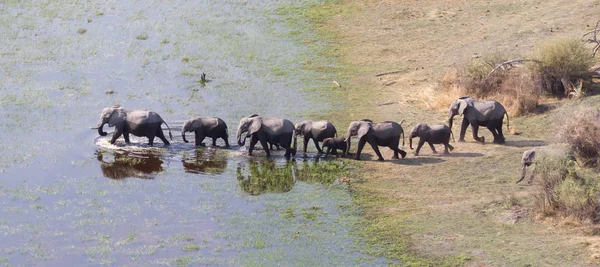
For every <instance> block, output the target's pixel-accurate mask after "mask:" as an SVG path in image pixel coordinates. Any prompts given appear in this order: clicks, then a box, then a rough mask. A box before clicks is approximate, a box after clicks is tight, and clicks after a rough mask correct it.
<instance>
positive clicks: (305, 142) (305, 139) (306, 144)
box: [302, 135, 310, 154]
mask: <svg viewBox="0 0 600 267" xmlns="http://www.w3.org/2000/svg"><path fill="white" fill-rule="evenodd" d="M309 140H310V138H308V136H306V135H305V136H304V150H302V151H304V154H306V149H307V148H308V141H309Z"/></svg>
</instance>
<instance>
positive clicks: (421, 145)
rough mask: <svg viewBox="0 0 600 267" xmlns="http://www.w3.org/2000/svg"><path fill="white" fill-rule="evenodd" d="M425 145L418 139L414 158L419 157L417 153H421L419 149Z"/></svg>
mask: <svg viewBox="0 0 600 267" xmlns="http://www.w3.org/2000/svg"><path fill="white" fill-rule="evenodd" d="M424 144H425V140H423V139H421V138H419V143H418V144H417V150H415V156H418V155H419V151H421V147H423V145H424Z"/></svg>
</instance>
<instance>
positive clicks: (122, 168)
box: [97, 150, 164, 179]
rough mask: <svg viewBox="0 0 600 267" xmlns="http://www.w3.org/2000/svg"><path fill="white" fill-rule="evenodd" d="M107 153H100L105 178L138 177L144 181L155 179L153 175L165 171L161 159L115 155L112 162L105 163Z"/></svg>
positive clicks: (149, 156) (99, 157)
mask: <svg viewBox="0 0 600 267" xmlns="http://www.w3.org/2000/svg"><path fill="white" fill-rule="evenodd" d="M104 153H105V152H103V151H101V150H100V151H98V153H97V154H98V161H100V168H101V169H102V173H103V174H104V176H105V177H108V178H112V179H124V178H128V177H137V178H142V179H153V178H154V177H153V174H156V173H159V172H162V171H164V169H163V167H162V163H163V161H162V160H161V159H160V157H158V156H156V155H152V154H148V155H128V154H126V153H125V154H118V153H114V154H113V155H114V160H113V161H112V162H107V161H104V159H103V157H104V155H103V154H104Z"/></svg>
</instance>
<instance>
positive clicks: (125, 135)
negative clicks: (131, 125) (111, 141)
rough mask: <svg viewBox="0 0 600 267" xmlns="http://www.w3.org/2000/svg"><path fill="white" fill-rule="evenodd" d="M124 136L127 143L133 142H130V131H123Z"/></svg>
mask: <svg viewBox="0 0 600 267" xmlns="http://www.w3.org/2000/svg"><path fill="white" fill-rule="evenodd" d="M123 138H124V139H125V143H126V144H131V142H129V133H128V132H124V133H123Z"/></svg>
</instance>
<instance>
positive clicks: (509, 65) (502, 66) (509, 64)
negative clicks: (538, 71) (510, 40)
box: [485, 58, 542, 79]
mask: <svg viewBox="0 0 600 267" xmlns="http://www.w3.org/2000/svg"><path fill="white" fill-rule="evenodd" d="M527 61H531V62H535V63H542V62H540V61H539V60H535V59H521V58H520V59H511V60H508V61H504V62H502V63H500V64H498V66H496V67H495V68H494V69H493V70H492V71H490V73H488V75H487V76H485V78H486V79H487V78H488V77H490V75H492V73H494V72H495V71H496V70H498V69H500V68H502V69H508V68H511V67H513V63H519V64H521V63H523V62H527ZM506 65H508V68H505V66H506Z"/></svg>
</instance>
